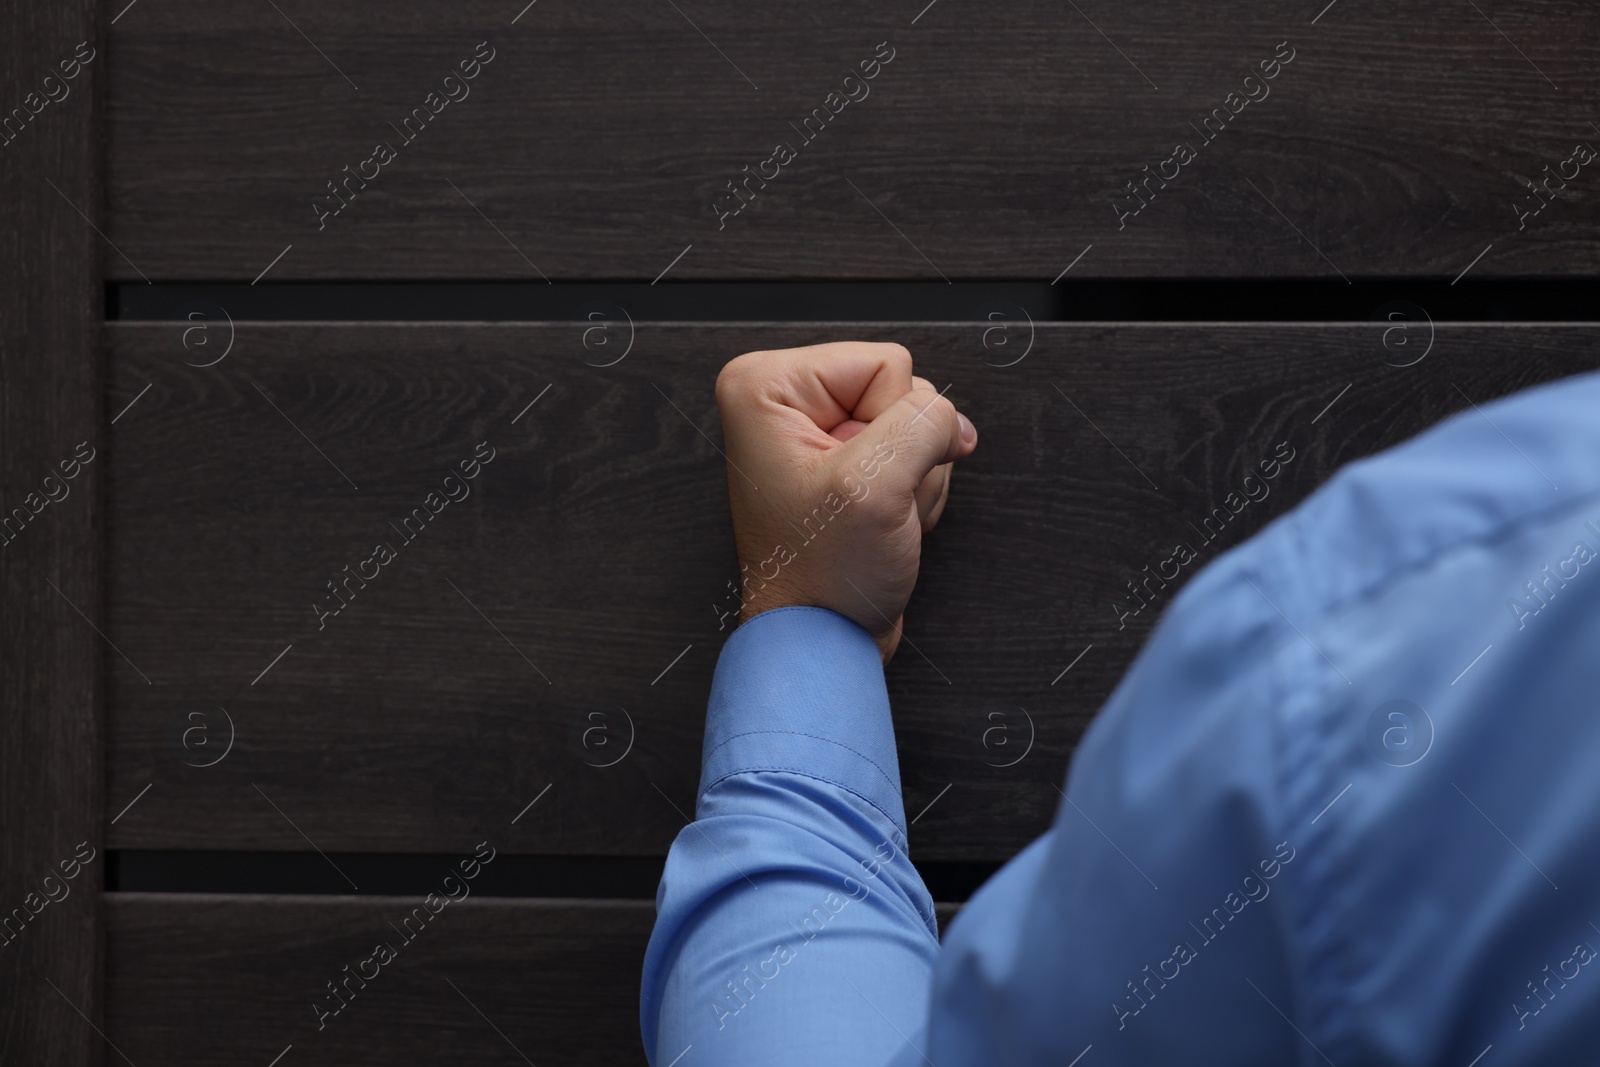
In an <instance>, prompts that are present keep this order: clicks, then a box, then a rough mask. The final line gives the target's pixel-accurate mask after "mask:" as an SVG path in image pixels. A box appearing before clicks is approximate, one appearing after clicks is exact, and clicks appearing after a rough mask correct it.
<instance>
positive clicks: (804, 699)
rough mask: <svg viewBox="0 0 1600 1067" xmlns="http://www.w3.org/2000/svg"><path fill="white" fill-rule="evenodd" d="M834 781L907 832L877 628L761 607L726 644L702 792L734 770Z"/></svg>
mask: <svg viewBox="0 0 1600 1067" xmlns="http://www.w3.org/2000/svg"><path fill="white" fill-rule="evenodd" d="M760 771H784V772H790V773H795V774H802V775H808V776H810V777H812V778H817V779H820V780H822V781H826V782H830V783H832V784H834V785H836V786H839V787H840V788H843V789H847V790H849V791H850V792H851V793H854V794H855V795H856V796H858V797H860V798H861V799H862V800H865V801H866V802H867V803H869V804H871V805H872V806H873V807H874V808H876V809H877V810H878V811H879V812H881V813H882V814H883V816H884V817H885V818H887V819H888V820H889V821H890V822H891V823H892V824H893V825H894V826H895V827H896V828H897V829H898V830H899V831H900V833H901V835H902V839H903V837H904V834H905V832H906V825H905V805H904V802H903V801H902V800H901V796H900V766H899V762H898V760H897V759H896V755H895V744H894V723H893V721H892V720H891V718H890V715H889V691H888V689H887V687H886V686H885V684H884V680H883V659H882V657H881V655H880V654H879V652H878V646H877V643H876V642H874V641H873V639H872V635H871V634H869V633H867V631H866V630H865V629H863V628H862V627H861V626H860V625H859V624H857V623H855V622H852V621H851V620H849V619H847V618H845V617H844V616H843V615H840V614H838V613H837V612H833V611H829V610H827V609H826V608H811V607H791V608H776V609H774V610H772V611H765V612H762V613H761V614H759V615H757V616H755V617H754V618H753V619H751V620H750V621H749V622H747V623H744V624H743V625H742V626H740V627H739V628H738V629H737V630H735V631H734V632H733V634H732V635H731V636H730V637H729V638H728V640H727V642H726V643H725V644H724V645H723V646H722V654H721V656H720V657H719V658H718V660H717V671H716V676H715V678H714V679H713V680H712V683H711V702H710V705H709V707H708V709H707V711H706V737H705V750H704V752H703V753H702V757H701V772H700V795H701V796H704V795H705V794H706V793H708V792H710V790H711V789H712V787H714V786H715V785H716V784H717V783H718V782H720V781H722V780H723V779H725V778H727V777H729V776H731V775H736V774H748V773H752V772H760Z"/></svg>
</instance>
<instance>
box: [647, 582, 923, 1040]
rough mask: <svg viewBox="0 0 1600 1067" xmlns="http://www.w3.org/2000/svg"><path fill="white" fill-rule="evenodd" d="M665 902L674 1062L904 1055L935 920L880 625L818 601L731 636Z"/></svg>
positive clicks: (657, 961) (663, 1026)
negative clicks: (898, 748)
mask: <svg viewBox="0 0 1600 1067" xmlns="http://www.w3.org/2000/svg"><path fill="white" fill-rule="evenodd" d="M657 911H658V916H657V922H656V928H655V931H654V933H653V935H652V937H651V942H650V947H649V950H648V952H647V954H646V958H645V966H644V985H643V993H642V997H641V1026H642V1028H643V1032H644V1037H645V1044H646V1050H647V1052H648V1053H649V1054H650V1055H651V1057H652V1062H654V1063H656V1064H657V1067H666V1065H667V1064H669V1063H671V1062H672V1060H673V1058H674V1057H676V1056H678V1055H679V1054H680V1053H681V1052H682V1051H683V1050H684V1049H685V1048H687V1047H689V1046H690V1045H693V1046H694V1047H695V1048H696V1052H695V1055H694V1057H693V1059H694V1062H695V1063H696V1064H716V1063H736V1062H737V1063H744V1062H767V1063H772V1062H779V1063H818V1062H827V1058H828V1057H832V1059H833V1061H834V1062H846V1061H848V1062H851V1063H874V1062H887V1061H888V1060H889V1059H890V1057H891V1056H892V1055H894V1054H895V1052H896V1051H897V1050H899V1049H901V1048H903V1047H904V1046H905V1043H906V1041H907V1040H908V1039H910V1040H915V1039H916V1035H917V1033H918V1032H919V1031H920V1030H921V1028H922V1025H923V1021H924V1015H925V1012H926V1005H927V1002H928V991H929V988H930V984H931V980H932V972H933V966H934V963H935V961H936V959H937V954H938V939H937V928H936V926H935V923H934V918H933V912H932V902H931V901H930V899H929V897H928V894H927V891H926V889H925V888H924V887H923V885H922V881H921V879H920V878H919V877H918V876H917V873H916V871H915V869H914V868H913V867H912V866H911V863H910V861H909V859H908V858H907V856H906V852H905V815H904V809H903V806H902V804H901V800H900V783H899V774H898V768H897V765H896V761H895V752H894V732H893V726H892V724H891V722H890V720H889V708H888V697H887V693H886V691H885V690H884V684H883V672H882V667H881V663H880V658H879V654H878V650H877V646H876V644H875V643H874V642H873V639H872V638H871V636H870V635H868V634H867V633H866V631H864V630H862V629H861V628H860V627H858V626H856V624H854V623H852V622H850V621H848V620H846V619H844V618H842V617H841V616H838V615H835V614H834V613H832V612H826V611H821V610H819V609H807V608H801V609H787V610H783V611H777V612H771V613H768V614H766V615H762V616H759V617H757V618H756V619H754V620H752V621H751V622H750V623H748V624H746V625H745V626H744V627H742V628H741V629H740V630H739V631H737V632H736V633H735V634H734V636H733V637H732V638H730V639H729V642H728V645H727V646H726V647H725V649H724V651H723V655H722V659H721V660H720V661H719V663H718V668H717V678H716V682H715V683H714V686H713V690H712V698H711V704H710V708H709V710H708V713H707V722H706V743H705V756H704V766H703V768H702V780H701V789H700V795H699V800H698V804H697V808H696V819H695V822H694V823H692V824H690V825H689V826H688V827H685V828H684V830H683V831H682V832H681V833H680V834H679V836H678V839H677V841H676V842H675V843H674V845H673V847H672V851H671V853H670V854H669V856H668V860H667V866H666V870H665V873H664V875H663V878H662V883H661V887H660V890H659V892H658V894H657ZM758 1058H759V1059H758Z"/></svg>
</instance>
